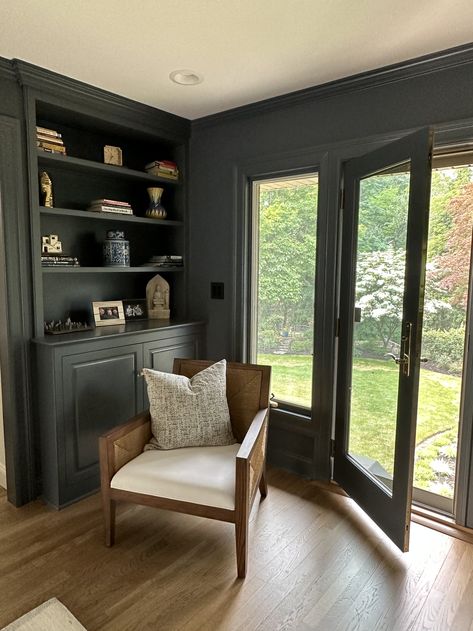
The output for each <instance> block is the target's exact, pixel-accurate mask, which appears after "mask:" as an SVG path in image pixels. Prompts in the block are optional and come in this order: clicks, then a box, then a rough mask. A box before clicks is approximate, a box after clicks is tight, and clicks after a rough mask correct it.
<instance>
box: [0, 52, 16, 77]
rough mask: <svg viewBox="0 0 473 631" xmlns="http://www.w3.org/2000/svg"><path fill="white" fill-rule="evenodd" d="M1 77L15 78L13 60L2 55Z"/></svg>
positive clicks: (0, 62) (0, 61) (0, 59)
mask: <svg viewBox="0 0 473 631" xmlns="http://www.w3.org/2000/svg"><path fill="white" fill-rule="evenodd" d="M0 77H4V78H5V79H15V70H14V68H13V64H12V62H11V61H10V60H9V59H5V58H4V57H0Z"/></svg>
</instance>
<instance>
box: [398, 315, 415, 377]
mask: <svg viewBox="0 0 473 631" xmlns="http://www.w3.org/2000/svg"><path fill="white" fill-rule="evenodd" d="M411 343H412V322H406V327H405V332H404V335H403V336H402V337H401V357H400V361H399V364H400V365H401V370H402V372H403V374H404V375H405V376H406V377H410V374H411V356H412V353H411Z"/></svg>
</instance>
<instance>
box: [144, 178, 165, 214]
mask: <svg viewBox="0 0 473 631" xmlns="http://www.w3.org/2000/svg"><path fill="white" fill-rule="evenodd" d="M146 190H147V191H148V195H149V206H148V210H147V211H146V216H147V217H149V218H150V219H166V217H167V212H166V209H165V208H164V206H163V205H162V204H161V195H162V194H163V190H164V189H162V188H159V187H157V186H154V187H151V188H147V189H146Z"/></svg>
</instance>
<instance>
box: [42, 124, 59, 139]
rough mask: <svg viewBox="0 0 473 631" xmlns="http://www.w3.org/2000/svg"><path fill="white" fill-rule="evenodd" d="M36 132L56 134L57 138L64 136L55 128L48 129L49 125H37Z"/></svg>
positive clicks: (48, 134)
mask: <svg viewBox="0 0 473 631" xmlns="http://www.w3.org/2000/svg"><path fill="white" fill-rule="evenodd" d="M36 133H38V134H46V136H55V137H56V138H62V134H60V133H59V132H57V131H56V130H55V129H48V127H39V125H36Z"/></svg>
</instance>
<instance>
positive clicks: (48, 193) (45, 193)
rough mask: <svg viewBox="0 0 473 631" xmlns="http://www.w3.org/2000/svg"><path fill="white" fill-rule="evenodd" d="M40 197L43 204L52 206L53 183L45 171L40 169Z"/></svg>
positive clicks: (48, 206)
mask: <svg viewBox="0 0 473 631" xmlns="http://www.w3.org/2000/svg"><path fill="white" fill-rule="evenodd" d="M39 177H40V184H41V197H42V202H43V206H46V207H47V208H52V207H53V206H54V198H53V183H52V182H51V178H50V177H49V175H48V174H47V173H46V171H41V173H40V175H39Z"/></svg>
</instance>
